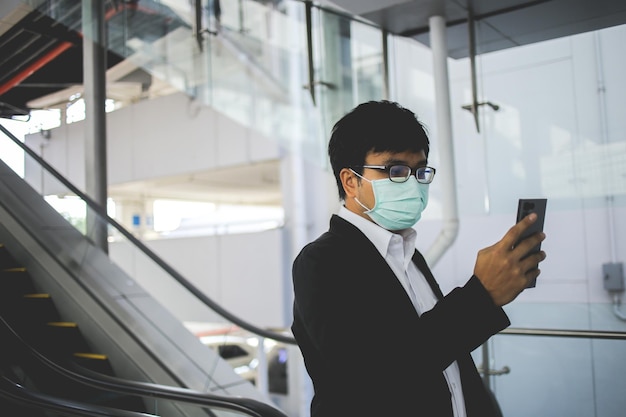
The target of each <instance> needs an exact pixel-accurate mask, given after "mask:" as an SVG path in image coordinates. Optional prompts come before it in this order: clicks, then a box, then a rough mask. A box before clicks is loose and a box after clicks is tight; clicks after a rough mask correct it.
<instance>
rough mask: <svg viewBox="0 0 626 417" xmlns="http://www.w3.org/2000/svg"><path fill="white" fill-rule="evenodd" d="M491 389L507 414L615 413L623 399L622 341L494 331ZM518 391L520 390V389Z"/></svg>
mask: <svg viewBox="0 0 626 417" xmlns="http://www.w3.org/2000/svg"><path fill="white" fill-rule="evenodd" d="M492 343H493V349H494V352H493V353H494V358H495V366H492V368H493V369H495V370H499V369H502V368H503V367H508V368H509V369H510V371H509V372H508V373H506V374H504V375H500V376H493V377H491V380H492V390H493V392H494V393H495V395H496V398H497V400H498V402H499V404H500V407H501V409H502V413H503V415H505V416H507V417H522V416H538V415H555V416H556V415H558V416H572V417H576V416H580V417H587V416H596V417H617V416H620V415H622V414H623V410H624V408H625V407H626V398H624V396H623V395H621V393H623V392H625V391H626V381H625V380H624V377H623V376H624V372H626V341H624V340H588V339H572V338H558V337H530V336H517V335H498V336H496V337H495V338H494V339H493V341H492ZM520 393H521V394H520Z"/></svg>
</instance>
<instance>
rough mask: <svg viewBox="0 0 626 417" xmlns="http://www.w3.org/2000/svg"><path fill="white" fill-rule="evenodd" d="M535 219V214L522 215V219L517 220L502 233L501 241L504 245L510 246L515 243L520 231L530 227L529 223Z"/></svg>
mask: <svg viewBox="0 0 626 417" xmlns="http://www.w3.org/2000/svg"><path fill="white" fill-rule="evenodd" d="M536 221H537V214H536V213H530V214H529V215H528V216H526V217H524V218H523V219H522V220H520V221H519V222H517V224H516V225H515V226H513V227H511V228H510V229H509V231H508V232H506V234H505V235H504V237H503V238H502V240H501V242H502V243H503V244H504V245H506V247H508V248H511V247H513V245H515V242H517V241H518V240H519V238H520V237H521V236H522V233H524V231H525V230H526V229H528V228H529V227H530V225H531V224H533V223H534V222H536Z"/></svg>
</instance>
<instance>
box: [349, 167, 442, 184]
mask: <svg viewBox="0 0 626 417" xmlns="http://www.w3.org/2000/svg"><path fill="white" fill-rule="evenodd" d="M352 168H369V169H378V170H381V171H387V173H388V174H389V179H390V180H391V181H393V182H406V181H407V180H408V179H409V177H410V176H411V174H412V173H413V174H414V175H415V178H417V182H419V183H420V184H430V183H431V182H433V178H435V172H436V171H437V170H436V169H435V168H433V167H419V168H417V169H415V170H413V169H412V168H411V167H410V166H408V165H360V166H354V167H352Z"/></svg>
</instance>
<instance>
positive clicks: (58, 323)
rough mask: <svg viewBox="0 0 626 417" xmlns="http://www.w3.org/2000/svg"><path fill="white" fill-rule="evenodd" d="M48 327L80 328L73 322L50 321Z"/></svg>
mask: <svg viewBox="0 0 626 417" xmlns="http://www.w3.org/2000/svg"><path fill="white" fill-rule="evenodd" d="M48 326H53V327H78V324H76V323H74V322H71V321H49V322H48Z"/></svg>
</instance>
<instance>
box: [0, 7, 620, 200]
mask: <svg viewBox="0 0 626 417" xmlns="http://www.w3.org/2000/svg"><path fill="white" fill-rule="evenodd" d="M103 1H104V3H105V9H106V11H107V19H108V22H109V23H110V25H111V27H112V28H115V27H118V28H122V27H130V28H131V29H130V30H131V31H132V30H135V31H136V32H141V33H142V36H141V38H142V41H143V42H148V43H150V42H154V43H155V44H156V43H157V42H158V41H159V37H162V36H164V29H165V33H166V34H168V35H171V36H174V35H176V33H183V32H184V31H183V32H181V29H185V30H188V28H190V25H189V24H188V22H187V21H186V20H185V18H181V16H180V14H177V13H176V12H174V11H173V10H171V9H169V8H167V7H166V6H164V5H163V4H164V3H165V2H162V1H157V0H136V1H121V0H103ZM287 1H291V0H287ZM170 3H171V2H170ZM44 4H46V2H44ZM47 4H48V5H49V6H50V5H54V7H55V8H56V9H55V13H54V14H55V15H56V16H58V17H59V19H58V20H53V19H51V18H50V17H48V14H49V12H50V10H47V11H46V13H42V12H39V11H37V10H33V9H32V8H29V7H27V6H25V5H24V4H23V3H22V2H21V1H19V0H2V1H1V2H0V117H12V116H15V115H26V114H28V111H29V110H30V109H32V108H45V107H50V106H54V105H58V104H61V103H65V102H67V97H69V93H71V92H73V91H75V92H76V93H77V94H80V93H81V92H82V84H83V74H82V65H77V63H82V37H81V35H80V33H79V30H80V28H81V12H80V4H81V2H79V1H76V0H56V1H53V2H47ZM316 4H319V5H321V6H322V7H328V8H332V9H333V10H337V9H338V10H341V11H343V12H345V13H347V14H349V15H355V16H359V17H360V18H362V19H364V20H366V21H369V22H372V23H373V24H375V25H376V26H379V27H382V28H384V29H386V30H388V31H389V32H390V33H393V34H396V35H400V36H406V37H409V38H412V39H415V40H416V41H418V42H421V43H423V44H425V45H429V42H430V40H429V34H428V32H429V23H428V22H429V18H430V16H433V15H441V16H444V17H445V19H446V22H447V27H448V30H447V42H448V55H449V56H450V57H451V58H454V59H458V58H464V57H467V56H468V54H469V41H468V39H469V35H468V33H469V26H468V20H469V19H468V17H469V14H470V9H471V12H472V13H473V16H474V21H475V22H476V41H477V45H476V52H477V53H478V54H480V53H487V52H492V51H497V50H501V49H506V48H511V47H515V46H520V45H525V44H529V43H533V42H539V41H544V40H549V39H553V38H558V37H562V36H567V35H573V34H577V33H582V32H587V31H591V30H598V29H602V28H606V27H610V26H615V25H620V24H624V23H626V0H593V1H592V0H412V1H407V0H332V2H331V1H328V0H319V2H317V3H316ZM470 5H471V7H470ZM50 7H52V6H50ZM123 19H125V20H123ZM131 19H132V20H131ZM128 20H131V21H132V24H131V25H130V26H128V25H126V26H125V25H124V23H125V22H127V21H128ZM151 30H154V34H153V35H150V33H151ZM121 36H123V37H124V38H121ZM131 36H132V34H129V33H122V32H119V33H116V32H115V30H114V29H112V37H111V39H110V43H111V44H113V45H116V42H117V43H119V47H117V48H112V49H113V50H112V51H109V52H108V56H107V67H108V71H107V95H108V96H111V97H112V96H114V95H115V94H116V92H118V91H119V94H120V97H119V98H117V99H119V100H121V99H123V98H126V99H129V94H130V95H131V96H132V97H130V99H131V100H136V99H139V98H146V97H153V96H158V95H163V94H168V93H170V92H171V91H172V89H171V86H169V85H167V83H164V82H162V81H160V80H158V79H157V78H156V77H152V76H151V75H150V74H148V73H147V72H146V71H143V70H142V69H141V68H137V67H136V66H135V65H133V64H132V63H131V61H132V60H129V59H125V58H124V51H123V44H124V39H129V38H130V37H131ZM227 46H228V45H227ZM279 172H280V164H279V161H271V162H267V163H265V164H257V165H254V166H249V167H234V168H230V169H222V170H219V171H211V172H204V173H195V174H193V175H183V176H178V177H171V178H160V179H155V180H151V181H142V182H136V183H127V184H120V185H116V186H114V187H111V189H110V190H109V194H110V195H111V196H112V197H113V196H120V197H122V198H130V197H133V196H144V197H150V198H166V197H170V198H185V199H198V200H204V201H223V202H232V203H250V204H280V199H281V194H280V183H279ZM251 179H255V180H254V181H251Z"/></svg>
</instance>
